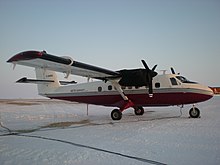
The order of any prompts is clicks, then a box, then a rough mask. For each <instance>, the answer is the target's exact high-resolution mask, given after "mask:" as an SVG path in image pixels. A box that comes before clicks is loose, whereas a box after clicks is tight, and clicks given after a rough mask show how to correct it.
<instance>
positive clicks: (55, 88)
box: [7, 51, 213, 120]
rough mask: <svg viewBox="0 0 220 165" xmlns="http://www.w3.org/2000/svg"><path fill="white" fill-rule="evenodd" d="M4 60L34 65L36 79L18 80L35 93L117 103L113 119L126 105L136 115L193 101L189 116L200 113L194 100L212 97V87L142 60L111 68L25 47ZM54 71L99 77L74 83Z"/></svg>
mask: <svg viewBox="0 0 220 165" xmlns="http://www.w3.org/2000/svg"><path fill="white" fill-rule="evenodd" d="M7 62H10V63H13V64H14V65H15V64H20V65H25V66H29V67H34V68H35V71H36V79H28V78H26V77H24V78H21V79H20V80H18V81H17V82H18V83H35V84H37V85H38V92H39V95H42V96H46V97H49V98H52V99H61V100H68V101H75V102H80V103H86V104H94V105H103V106H111V107H118V109H114V110H113V111H112V112H111V118H112V119H113V120H120V119H121V118H122V112H123V111H124V110H126V109H128V108H130V107H132V108H134V112H135V114H136V115H143V114H144V109H143V107H147V106H172V105H181V106H182V105H184V104H193V106H192V108H191V109H190V111H189V115H190V116H191V117H192V118H197V117H199V116H200V111H199V109H198V108H196V107H195V106H194V103H198V102H203V101H206V100H208V99H210V98H212V97H213V91H212V90H211V89H210V88H209V87H207V86H203V85H201V84H199V83H196V82H192V81H189V80H187V79H186V78H185V77H183V76H181V75H179V74H176V73H175V72H174V70H173V69H172V68H171V72H172V74H165V72H164V73H163V74H162V75H158V74H157V72H156V71H155V69H156V67H157V65H155V66H154V67H153V68H152V69H150V68H149V67H148V66H147V64H146V62H145V61H144V60H142V64H143V65H144V68H143V69H129V70H127V69H123V70H119V71H112V70H108V69H104V68H100V67H96V66H92V65H88V64H85V63H81V62H78V61H75V60H73V59H72V58H71V57H57V56H54V55H50V54H47V52H46V51H42V52H40V51H25V52H22V53H19V54H16V55H15V56H13V57H12V58H10V59H9V60H8V61H7ZM55 71H56V72H62V73H65V74H66V78H67V77H68V76H69V75H70V74H74V75H79V76H83V77H87V78H88V79H89V78H94V79H99V80H102V81H96V82H88V83H81V84H77V83H76V82H75V81H71V82H66V81H59V80H58V79H57V76H56V73H55Z"/></svg>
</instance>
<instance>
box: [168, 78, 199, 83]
mask: <svg viewBox="0 0 220 165" xmlns="http://www.w3.org/2000/svg"><path fill="white" fill-rule="evenodd" d="M177 80H179V81H180V82H179V83H191V84H197V83H196V82H192V81H190V80H188V79H187V78H185V77H183V76H175V77H171V78H170V82H171V84H172V85H178V84H179V83H178V82H177Z"/></svg>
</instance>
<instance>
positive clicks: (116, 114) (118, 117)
mask: <svg viewBox="0 0 220 165" xmlns="http://www.w3.org/2000/svg"><path fill="white" fill-rule="evenodd" d="M111 117H112V120H121V118H122V113H121V111H120V110H119V109H114V110H113V111H112V113H111Z"/></svg>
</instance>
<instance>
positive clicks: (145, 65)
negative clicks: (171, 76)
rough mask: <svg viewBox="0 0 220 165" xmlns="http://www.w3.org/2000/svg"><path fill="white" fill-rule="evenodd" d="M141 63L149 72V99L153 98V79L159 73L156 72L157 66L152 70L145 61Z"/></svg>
mask: <svg viewBox="0 0 220 165" xmlns="http://www.w3.org/2000/svg"><path fill="white" fill-rule="evenodd" d="M141 62H142V64H143V65H144V67H145V69H146V71H147V79H148V81H149V82H148V84H147V85H149V97H153V85H152V81H153V77H155V76H156V75H157V72H155V71H154V70H155V69H156V67H157V65H154V67H153V68H152V69H150V68H149V67H148V65H147V63H146V62H145V61H144V60H141Z"/></svg>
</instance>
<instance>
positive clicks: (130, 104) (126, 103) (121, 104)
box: [109, 80, 134, 112]
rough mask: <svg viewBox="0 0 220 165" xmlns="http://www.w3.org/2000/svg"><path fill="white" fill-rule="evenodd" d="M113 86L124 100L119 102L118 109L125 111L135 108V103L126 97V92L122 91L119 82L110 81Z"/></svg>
mask: <svg viewBox="0 0 220 165" xmlns="http://www.w3.org/2000/svg"><path fill="white" fill-rule="evenodd" d="M109 81H110V82H111V83H112V85H113V86H114V87H115V88H116V90H117V91H118V92H119V94H120V95H121V97H122V98H123V100H121V101H119V102H118V103H117V104H118V107H120V111H121V112H122V111H124V110H126V109H128V108H130V107H134V103H133V102H132V101H131V100H129V99H128V97H127V96H126V95H125V93H124V91H123V90H122V89H121V86H120V85H119V83H118V82H117V81H114V80H109Z"/></svg>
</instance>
